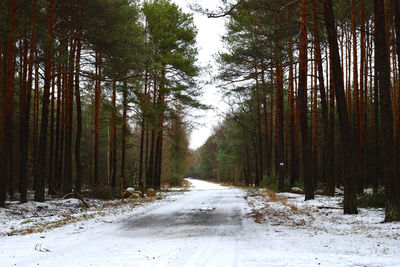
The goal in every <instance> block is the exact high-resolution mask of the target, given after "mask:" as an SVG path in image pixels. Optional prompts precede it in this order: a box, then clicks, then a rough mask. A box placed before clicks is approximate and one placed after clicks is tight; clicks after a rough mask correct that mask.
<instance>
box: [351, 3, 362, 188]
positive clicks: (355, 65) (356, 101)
mask: <svg viewBox="0 0 400 267" xmlns="http://www.w3.org/2000/svg"><path fill="white" fill-rule="evenodd" d="M355 17H356V7H355V3H354V0H351V33H352V41H353V42H352V44H353V70H352V71H353V105H354V114H353V123H354V135H353V137H354V163H355V164H354V166H355V168H354V174H355V175H356V183H357V184H356V187H357V191H358V192H362V190H363V186H362V183H363V181H362V176H361V166H360V96H359V92H358V56H357V33H356V18H355Z"/></svg>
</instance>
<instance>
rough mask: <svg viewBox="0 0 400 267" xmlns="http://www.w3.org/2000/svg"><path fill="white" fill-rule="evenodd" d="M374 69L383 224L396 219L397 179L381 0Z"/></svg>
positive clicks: (399, 211) (399, 216) (399, 215)
mask: <svg viewBox="0 0 400 267" xmlns="http://www.w3.org/2000/svg"><path fill="white" fill-rule="evenodd" d="M374 22H375V51H376V54H375V56H376V57H375V68H376V69H377V74H378V77H377V78H378V80H379V93H380V94H379V95H380V98H379V100H380V108H381V113H380V119H381V132H382V156H383V158H382V159H383V161H382V162H383V172H382V174H383V182H384V184H385V197H386V203H385V221H387V222H391V221H399V220H400V192H399V180H398V179H396V175H395V170H394V155H393V145H394V141H393V112H392V101H391V99H390V67H389V55H388V51H387V47H386V46H387V42H386V40H387V39H386V34H387V33H386V30H385V24H384V22H385V9H384V0H374Z"/></svg>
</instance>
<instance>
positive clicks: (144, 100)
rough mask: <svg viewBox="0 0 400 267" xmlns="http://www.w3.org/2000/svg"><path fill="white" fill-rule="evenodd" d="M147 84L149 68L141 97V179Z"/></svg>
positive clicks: (140, 174)
mask: <svg viewBox="0 0 400 267" xmlns="http://www.w3.org/2000/svg"><path fill="white" fill-rule="evenodd" d="M147 85H148V75H147V70H146V74H145V80H144V92H143V95H142V96H141V99H140V102H141V105H142V118H141V120H142V121H141V125H140V149H139V179H141V180H144V178H143V147H144V128H145V116H146V111H145V110H146V104H147V102H146V95H147ZM145 160H146V159H145ZM146 182H147V181H146Z"/></svg>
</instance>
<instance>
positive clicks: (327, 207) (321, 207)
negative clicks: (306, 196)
mask: <svg viewBox="0 0 400 267" xmlns="http://www.w3.org/2000/svg"><path fill="white" fill-rule="evenodd" d="M317 209H330V210H342V209H343V208H338V207H329V206H317Z"/></svg>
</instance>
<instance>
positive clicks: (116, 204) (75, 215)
mask: <svg viewBox="0 0 400 267" xmlns="http://www.w3.org/2000/svg"><path fill="white" fill-rule="evenodd" d="M184 191H185V189H182V188H170V189H169V190H166V191H164V192H162V193H158V195H157V196H156V197H146V198H140V199H129V198H127V199H125V201H124V202H121V200H108V201H105V200H99V199H93V198H86V199H85V201H86V202H87V203H88V204H89V208H84V207H82V202H81V201H80V200H78V199H74V198H70V199H59V198H58V199H57V198H54V199H50V200H48V201H46V202H35V201H29V202H28V203H24V204H20V203H19V202H18V201H8V202H7V205H6V208H0V236H6V235H8V236H12V235H26V234H31V233H40V232H44V231H48V230H51V229H54V228H58V227H62V226H64V225H67V224H71V223H76V222H79V221H84V220H89V219H95V220H103V221H107V222H108V221H110V220H111V221H114V220H118V219H119V218H120V216H117V215H129V213H131V212H133V211H135V212H137V211H138V209H140V208H145V207H146V206H148V205H149V204H150V203H153V202H158V201H160V200H161V199H167V201H169V200H173V196H175V195H177V194H179V193H182V192H184Z"/></svg>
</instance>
